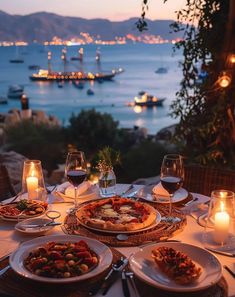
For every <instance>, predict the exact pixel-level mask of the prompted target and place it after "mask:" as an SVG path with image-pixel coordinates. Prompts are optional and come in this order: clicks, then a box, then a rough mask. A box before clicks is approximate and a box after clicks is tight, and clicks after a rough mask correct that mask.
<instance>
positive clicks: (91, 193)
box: [52, 182, 99, 202]
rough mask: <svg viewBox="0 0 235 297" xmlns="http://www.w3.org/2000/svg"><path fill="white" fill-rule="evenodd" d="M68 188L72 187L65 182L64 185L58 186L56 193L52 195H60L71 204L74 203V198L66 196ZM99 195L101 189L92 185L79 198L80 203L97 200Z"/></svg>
mask: <svg viewBox="0 0 235 297" xmlns="http://www.w3.org/2000/svg"><path fill="white" fill-rule="evenodd" d="M68 186H71V185H70V183H69V182H65V183H64V184H62V185H60V186H58V187H57V190H56V192H53V193H52V194H54V195H58V196H60V197H61V198H63V199H64V200H66V201H68V202H71V201H72V202H73V201H74V197H70V196H67V195H65V190H66V188H67V187H68ZM98 195H99V189H98V188H97V186H96V185H91V186H90V187H89V188H88V189H87V190H86V191H85V192H84V193H82V194H81V195H79V196H78V202H79V200H81V201H84V200H89V199H94V198H97V197H98Z"/></svg>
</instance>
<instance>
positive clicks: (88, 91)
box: [86, 89, 95, 95]
mask: <svg viewBox="0 0 235 297" xmlns="http://www.w3.org/2000/svg"><path fill="white" fill-rule="evenodd" d="M86 93H87V95H94V94H95V92H94V91H93V90H92V89H88V90H87V91H86Z"/></svg>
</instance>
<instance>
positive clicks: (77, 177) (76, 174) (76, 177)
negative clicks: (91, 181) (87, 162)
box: [67, 170, 87, 187]
mask: <svg viewBox="0 0 235 297" xmlns="http://www.w3.org/2000/svg"><path fill="white" fill-rule="evenodd" d="M86 177H87V173H86V171H85V170H69V171H68V172H67V179H68V181H69V182H70V183H71V184H72V185H73V186H74V187H77V186H79V185H80V184H81V183H82V182H84V180H85V179H86Z"/></svg>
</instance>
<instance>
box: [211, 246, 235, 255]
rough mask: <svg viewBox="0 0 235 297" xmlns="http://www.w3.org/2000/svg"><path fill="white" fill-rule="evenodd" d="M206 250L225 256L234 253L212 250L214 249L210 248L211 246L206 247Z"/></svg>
mask: <svg viewBox="0 0 235 297" xmlns="http://www.w3.org/2000/svg"><path fill="white" fill-rule="evenodd" d="M206 250H208V251H210V252H212V253H215V254H219V255H223V256H227V257H235V253H228V252H223V251H218V250H214V249H211V248H206Z"/></svg>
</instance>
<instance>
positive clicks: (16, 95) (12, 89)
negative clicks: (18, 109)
mask: <svg viewBox="0 0 235 297" xmlns="http://www.w3.org/2000/svg"><path fill="white" fill-rule="evenodd" d="M23 94H24V87H23V86H20V85H11V86H9V88H8V92H7V97H8V98H11V99H20V98H21V96H22V95H23Z"/></svg>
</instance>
